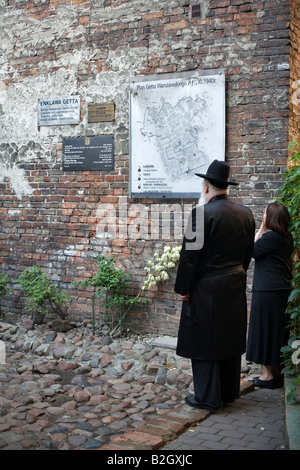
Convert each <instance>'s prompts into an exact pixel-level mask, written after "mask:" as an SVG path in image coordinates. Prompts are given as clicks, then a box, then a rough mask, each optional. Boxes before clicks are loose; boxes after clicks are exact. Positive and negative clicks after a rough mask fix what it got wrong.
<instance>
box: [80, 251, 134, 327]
mask: <svg viewBox="0 0 300 470" xmlns="http://www.w3.org/2000/svg"><path fill="white" fill-rule="evenodd" d="M116 262H117V261H116V259H115V258H113V257H111V256H109V257H106V256H98V257H97V265H98V271H97V273H96V274H95V275H94V276H93V277H91V278H88V279H85V280H84V281H80V282H78V283H77V284H78V285H80V286H82V287H89V286H91V287H93V288H94V290H95V296H96V297H98V298H100V299H102V300H104V307H105V312H106V320H107V321H108V322H110V321H112V320H111V314H112V312H113V311H114V310H119V312H120V315H121V311H122V308H124V306H125V307H126V306H128V305H129V304H131V302H132V299H131V298H130V297H129V295H128V294H126V289H128V288H129V287H130V283H129V281H128V278H129V276H130V274H129V273H128V272H125V271H123V270H122V269H117V267H116ZM92 310H93V311H92V314H93V329H94V326H95V309H94V298H93V308H92Z"/></svg>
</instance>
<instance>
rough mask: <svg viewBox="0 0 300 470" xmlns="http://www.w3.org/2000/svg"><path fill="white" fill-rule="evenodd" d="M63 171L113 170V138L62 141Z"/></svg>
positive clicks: (67, 139) (78, 138)
mask: <svg viewBox="0 0 300 470" xmlns="http://www.w3.org/2000/svg"><path fill="white" fill-rule="evenodd" d="M62 166H63V170H64V171H67V170H72V171H84V170H90V171H97V170H113V169H114V137H113V136H112V135H105V136H99V137H75V138H66V139H64V140H63V156H62Z"/></svg>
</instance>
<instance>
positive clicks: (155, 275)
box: [142, 245, 181, 290]
mask: <svg viewBox="0 0 300 470" xmlns="http://www.w3.org/2000/svg"><path fill="white" fill-rule="evenodd" d="M180 251H181V246H179V245H178V246H175V247H172V248H171V247H170V246H166V247H165V248H164V252H163V254H162V255H161V256H160V255H159V254H158V253H154V258H155V260H156V264H155V263H154V261H152V260H149V261H148V265H149V266H146V267H145V271H147V272H148V273H149V274H148V277H147V279H146V281H145V282H144V285H143V287H142V290H146V289H149V288H150V287H152V286H156V284H157V283H158V282H160V281H166V280H167V279H169V274H168V272H167V271H168V270H169V269H173V268H175V263H176V261H178V259H179V256H180Z"/></svg>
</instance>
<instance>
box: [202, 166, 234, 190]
mask: <svg viewBox="0 0 300 470" xmlns="http://www.w3.org/2000/svg"><path fill="white" fill-rule="evenodd" d="M229 174H230V166H229V165H228V163H227V162H224V161H222V160H221V161H220V160H214V161H213V162H212V163H211V164H210V165H209V167H208V169H207V172H206V174H203V173H195V175H196V176H200V177H201V178H205V179H206V180H208V181H209V182H210V183H211V184H212V185H213V186H216V187H217V188H222V189H223V188H224V189H225V188H227V186H228V185H229V184H233V185H237V184H238V183H236V182H235V181H229Z"/></svg>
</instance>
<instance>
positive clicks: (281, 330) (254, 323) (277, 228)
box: [246, 203, 293, 388]
mask: <svg viewBox="0 0 300 470" xmlns="http://www.w3.org/2000/svg"><path fill="white" fill-rule="evenodd" d="M289 221H290V215H289V212H288V210H287V208H286V207H285V206H283V205H282V204H279V203H272V204H269V205H268V207H267V208H266V211H265V214H264V217H263V221H262V224H261V227H260V229H259V231H258V232H257V234H256V236H255V243H254V249H253V258H254V259H255V268H254V278H253V288H252V303H251V312H250V323H249V332H248V344H247V352H246V359H247V361H251V362H254V363H255V364H261V365H262V375H261V376H260V377H254V379H253V382H254V383H255V385H256V386H258V387H264V388H275V387H277V386H280V385H281V384H282V377H281V376H280V370H281V367H280V363H281V353H280V349H281V347H282V346H285V345H286V344H287V342H288V338H289V330H288V328H287V320H288V319H287V315H285V310H286V307H287V304H288V297H289V294H290V291H291V279H292V270H291V256H292V251H293V239H292V236H291V234H290V232H289V231H288V224H289Z"/></svg>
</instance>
